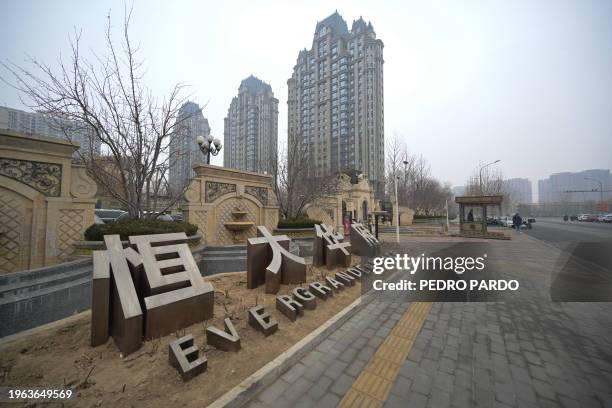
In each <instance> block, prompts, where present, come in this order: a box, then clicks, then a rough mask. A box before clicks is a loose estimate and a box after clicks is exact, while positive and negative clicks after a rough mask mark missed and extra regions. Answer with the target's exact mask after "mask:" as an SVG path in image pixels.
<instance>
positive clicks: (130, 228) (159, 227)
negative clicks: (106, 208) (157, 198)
mask: <svg viewBox="0 0 612 408" xmlns="http://www.w3.org/2000/svg"><path fill="white" fill-rule="evenodd" d="M197 231H198V227H197V226H196V225H193V224H189V223H187V222H176V221H161V220H122V221H116V222H112V223H110V224H94V225H92V226H90V227H89V228H87V229H86V230H85V239H86V240H87V241H103V240H104V235H114V234H119V235H120V236H121V239H122V240H127V239H128V237H129V236H132V235H150V234H168V233H171V232H184V233H185V234H187V236H192V235H195V233H196V232H197Z"/></svg>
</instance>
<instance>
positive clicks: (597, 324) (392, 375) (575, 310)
mask: <svg viewBox="0 0 612 408" xmlns="http://www.w3.org/2000/svg"><path fill="white" fill-rule="evenodd" d="M491 245H492V246H493V247H492V249H493V251H494V252H495V256H492V257H491V258H493V259H494V260H495V262H500V263H502V264H503V263H505V264H507V265H509V266H508V267H509V269H510V270H509V272H510V273H523V272H521V271H524V270H528V271H529V274H530V275H529V277H528V278H529V284H527V285H525V288H526V290H528V291H529V292H528V293H523V296H521V300H520V301H513V302H488V303H433V304H431V303H412V304H411V303H409V302H404V301H403V298H402V295H401V294H391V295H387V294H385V297H384V298H383V297H377V298H375V299H374V300H373V301H372V303H370V304H368V305H367V306H365V308H364V309H362V310H361V311H359V312H358V313H357V314H356V315H355V316H353V317H352V318H351V319H349V320H348V321H347V322H346V323H345V324H344V325H343V326H342V327H341V328H340V329H339V330H338V331H336V332H335V333H333V334H332V335H331V336H329V337H328V338H327V339H326V340H324V341H323V342H322V343H321V344H319V346H318V347H317V348H316V349H315V350H313V351H312V352H310V353H308V354H307V355H306V356H305V357H304V358H303V359H302V360H301V361H300V362H299V364H296V365H295V366H294V367H292V368H291V369H290V370H289V371H287V372H286V373H285V374H284V375H282V376H281V377H280V378H279V379H278V380H277V381H275V382H274V383H273V384H271V385H270V386H268V387H267V388H265V389H264V390H263V391H262V392H261V393H260V394H259V395H258V396H257V398H256V399H255V400H253V401H252V402H251V403H250V404H249V406H250V407H294V406H295V407H335V406H338V405H339V404H341V403H342V405H343V406H368V407H369V406H385V407H411V408H414V407H471V406H474V407H521V408H522V407H612V304H609V303H552V302H550V300H547V299H546V296H545V295H547V294H548V286H547V284H548V282H549V281H550V273H551V271H552V268H553V266H554V264H555V260H556V257H557V256H558V254H555V253H554V252H551V249H550V248H549V247H547V246H545V245H543V244H541V243H540V242H538V241H535V240H533V239H530V238H528V237H521V238H520V239H516V240H514V241H511V242H496V243H493V244H491ZM495 248H497V251H496V250H495ZM517 254H520V255H521V264H517V263H516V262H511V261H514V260H516V259H517V258H516V256H517ZM525 267H527V268H528V269H526V268H525ZM409 308H410V309H409ZM419 311H420V312H419ZM419 313H421V314H422V318H419V317H418V314H419ZM408 326H410V327H412V328H413V329H414V328H416V330H417V332H415V334H414V337H415V338H414V337H413V338H412V340H411V341H403V340H402V339H403V338H405V339H409V338H410V337H411V335H409V334H408V332H407V331H406V330H407V329H406V330H403V327H408ZM417 333H418V335H417ZM402 336H403V337H402ZM390 346H391V349H393V350H394V351H395V354H396V355H399V356H401V360H400V361H397V366H394V365H393V361H387V360H393V356H392V355H390V354H388V351H387V350H388V349H389V347H390ZM381 364H382V365H381ZM385 364H386V365H385ZM381 367H383V368H381ZM359 403H361V405H360V404H359Z"/></svg>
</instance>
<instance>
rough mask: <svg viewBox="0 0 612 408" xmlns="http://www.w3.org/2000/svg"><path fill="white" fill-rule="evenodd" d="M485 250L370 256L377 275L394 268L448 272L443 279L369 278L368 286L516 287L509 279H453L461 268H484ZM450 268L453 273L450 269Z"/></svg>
mask: <svg viewBox="0 0 612 408" xmlns="http://www.w3.org/2000/svg"><path fill="white" fill-rule="evenodd" d="M486 259H487V254H483V255H482V256H479V257H472V256H463V257H450V256H447V257H442V256H425V254H421V255H420V256H416V257H415V256H409V255H408V254H403V255H400V254H397V255H396V256H395V257H378V258H374V264H373V268H372V272H374V273H375V274H377V275H380V274H382V273H384V272H385V271H391V270H397V271H406V272H409V273H410V275H414V274H416V273H417V272H419V271H426V272H431V273H434V272H435V273H437V274H440V273H441V274H443V275H446V274H450V275H451V276H450V277H446V279H423V278H420V279H418V280H416V281H412V280H408V279H401V280H399V281H395V282H386V281H384V280H382V279H376V280H374V281H373V282H372V287H373V288H374V290H376V291H386V290H390V291H397V290H404V291H406V290H407V291H419V290H424V291H465V290H469V291H507V290H510V291H516V290H518V289H519V286H520V285H519V282H518V280H515V279H511V280H506V279H483V278H482V277H481V276H480V277H478V279H462V278H459V279H457V277H458V276H461V275H463V274H464V273H465V272H472V271H474V272H482V271H484V270H485V267H486V265H485V261H486ZM453 272H454V274H455V275H453V274H452V273H453Z"/></svg>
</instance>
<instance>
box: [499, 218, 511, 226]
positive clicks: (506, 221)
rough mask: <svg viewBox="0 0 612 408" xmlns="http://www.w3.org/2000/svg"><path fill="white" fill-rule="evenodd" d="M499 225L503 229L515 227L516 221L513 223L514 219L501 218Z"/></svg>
mask: <svg viewBox="0 0 612 408" xmlns="http://www.w3.org/2000/svg"><path fill="white" fill-rule="evenodd" d="M499 224H500V225H501V226H503V227H510V228H512V227H514V221H512V217H508V216H506V217H500V219H499Z"/></svg>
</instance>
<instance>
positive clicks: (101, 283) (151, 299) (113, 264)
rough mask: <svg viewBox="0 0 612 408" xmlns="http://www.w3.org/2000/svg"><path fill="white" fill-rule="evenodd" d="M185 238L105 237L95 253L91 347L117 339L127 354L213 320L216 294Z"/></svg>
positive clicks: (175, 236)
mask: <svg viewBox="0 0 612 408" xmlns="http://www.w3.org/2000/svg"><path fill="white" fill-rule="evenodd" d="M186 240H187V236H186V235H185V233H174V234H158V235H139V236H133V237H130V239H129V243H130V246H128V247H127V248H125V249H124V248H123V246H122V244H121V240H120V238H119V236H118V235H107V236H105V237H104V242H105V243H106V248H107V249H106V251H95V252H94V255H93V262H94V272H93V283H92V316H91V318H92V322H91V327H92V330H91V344H92V346H96V345H99V344H103V343H105V342H106V340H107V339H108V336H109V335H110V336H112V337H113V340H114V341H115V343H116V344H117V347H118V348H119V349H120V350H121V352H122V353H123V354H124V355H127V354H130V353H132V352H134V351H136V350H138V349H139V348H140V347H141V345H142V339H143V338H145V339H152V338H157V337H161V336H165V335H167V334H170V333H173V332H175V331H176V330H178V329H181V328H184V327H187V326H190V325H192V324H194V323H197V322H200V321H203V320H206V319H210V318H211V317H212V316H213V305H214V290H213V287H212V285H211V284H210V283H209V282H206V281H204V280H203V279H202V275H201V274H200V271H199V269H198V266H197V264H196V262H195V260H194V259H193V255H192V254H191V251H190V250H189V246H188V245H187V244H186Z"/></svg>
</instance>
